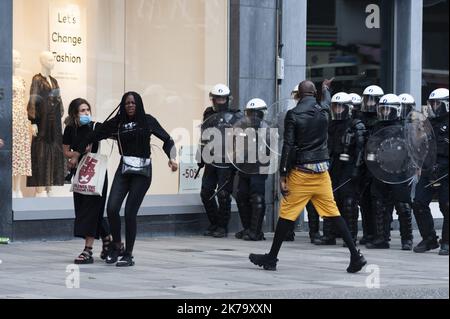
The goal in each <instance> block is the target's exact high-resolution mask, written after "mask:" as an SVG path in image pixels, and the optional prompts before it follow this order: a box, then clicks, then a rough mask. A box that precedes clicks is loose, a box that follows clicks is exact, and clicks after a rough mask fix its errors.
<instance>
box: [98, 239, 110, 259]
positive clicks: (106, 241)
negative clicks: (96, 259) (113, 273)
mask: <svg viewBox="0 0 450 319" xmlns="http://www.w3.org/2000/svg"><path fill="white" fill-rule="evenodd" d="M111 239H112V238H111V235H109V236H107V237H105V238H102V252H101V253H100V258H101V259H102V260H105V259H106V257H107V256H108V252H109V248H110V246H111V241H112V240H111Z"/></svg>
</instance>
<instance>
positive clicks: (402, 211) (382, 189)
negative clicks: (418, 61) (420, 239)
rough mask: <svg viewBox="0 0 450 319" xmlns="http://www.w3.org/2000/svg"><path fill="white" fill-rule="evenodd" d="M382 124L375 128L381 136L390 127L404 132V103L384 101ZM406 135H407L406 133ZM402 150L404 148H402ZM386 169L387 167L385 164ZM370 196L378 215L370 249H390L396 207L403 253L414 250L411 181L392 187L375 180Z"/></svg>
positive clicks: (393, 98) (387, 97) (393, 99)
mask: <svg viewBox="0 0 450 319" xmlns="http://www.w3.org/2000/svg"><path fill="white" fill-rule="evenodd" d="M377 117H378V121H379V122H378V123H377V124H376V125H375V126H374V133H377V132H378V131H380V130H381V129H383V128H386V127H388V126H395V125H397V126H398V127H399V130H400V132H403V131H402V127H401V126H400V125H401V124H402V122H401V100H400V98H399V97H398V96H396V95H395V94H387V95H385V96H383V97H382V98H381V99H380V102H379V104H378V107H377ZM402 134H403V135H404V133H402ZM399 149H400V148H399ZM382 165H384V164H382ZM374 177H375V178H374V179H373V181H372V184H371V187H370V192H371V196H372V205H373V206H372V207H373V211H374V214H375V238H374V240H373V241H372V242H369V243H367V244H366V248H369V249H386V248H389V247H390V245H389V241H390V231H391V228H390V227H391V220H392V210H393V207H394V206H395V208H396V210H397V214H398V217H399V223H400V235H401V243H402V250H411V249H412V240H413V234H412V215H411V188H410V185H409V181H407V182H403V183H398V184H390V183H386V182H385V181H383V180H382V178H378V176H374Z"/></svg>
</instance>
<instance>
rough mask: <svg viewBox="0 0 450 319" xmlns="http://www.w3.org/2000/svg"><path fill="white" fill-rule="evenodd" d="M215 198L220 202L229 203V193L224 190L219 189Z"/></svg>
mask: <svg viewBox="0 0 450 319" xmlns="http://www.w3.org/2000/svg"><path fill="white" fill-rule="evenodd" d="M217 199H218V200H219V202H221V203H228V202H230V203H231V194H230V193H229V192H228V191H226V190H221V191H220V192H219V194H217Z"/></svg>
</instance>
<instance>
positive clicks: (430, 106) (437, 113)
mask: <svg viewBox="0 0 450 319" xmlns="http://www.w3.org/2000/svg"><path fill="white" fill-rule="evenodd" d="M425 114H426V115H427V117H429V118H436V117H441V116H444V115H447V114H448V100H428V103H427V106H426V107H425Z"/></svg>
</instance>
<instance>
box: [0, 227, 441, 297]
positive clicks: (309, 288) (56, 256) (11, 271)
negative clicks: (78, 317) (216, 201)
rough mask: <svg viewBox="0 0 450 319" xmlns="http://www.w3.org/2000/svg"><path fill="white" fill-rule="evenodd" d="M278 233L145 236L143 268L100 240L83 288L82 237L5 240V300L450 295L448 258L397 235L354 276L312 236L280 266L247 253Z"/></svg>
mask: <svg viewBox="0 0 450 319" xmlns="http://www.w3.org/2000/svg"><path fill="white" fill-rule="evenodd" d="M272 236H273V234H269V235H268V236H267V237H268V240H267V241H263V242H245V241H242V240H237V239H234V238H232V236H231V235H230V237H229V238H227V239H213V238H205V237H200V236H198V237H168V238H141V239H138V241H137V242H136V245H135V247H136V250H135V252H134V255H135V261H136V266H135V267H131V268H125V269H124V268H117V267H115V266H114V265H113V266H110V265H106V264H105V263H104V262H102V261H101V260H100V259H99V258H98V254H99V252H100V243H96V245H95V248H94V249H95V257H96V260H95V261H96V262H95V264H93V265H86V266H81V267H80V280H79V285H80V288H78V289H68V288H66V279H67V276H69V275H70V274H69V273H67V272H66V269H67V267H68V266H69V267H70V264H71V262H72V260H73V258H74V257H76V255H77V254H78V253H80V251H81V250H80V249H81V247H82V241H80V240H73V241H67V242H25V243H12V244H9V245H0V260H1V263H0V298H14V299H17V298H18V299H21V298H151V299H173V298H177V299H208V298H211V299H230V298H236V299H238V298H250V299H256V298H283V299H290V298H295V299H297V298H302V299H303V298H306V299H309V298H370V299H373V298H376V299H378V298H387V299H392V298H402V299H403V298H420V299H424V298H445V299H448V298H449V264H448V257H443V256H438V255H437V252H438V250H435V251H433V252H428V253H425V254H415V253H413V252H404V251H401V250H400V239H399V235H398V232H394V233H393V239H392V248H391V249H390V250H367V249H365V248H362V252H363V253H364V255H365V256H366V258H367V260H368V262H369V264H370V266H368V267H367V268H365V269H364V270H363V271H362V272H360V273H358V274H355V275H351V274H347V273H346V271H345V269H346V267H347V265H348V261H349V256H348V251H347V249H345V248H342V246H341V245H339V246H325V247H318V246H313V245H311V244H309V241H308V236H307V234H306V233H297V236H296V241H295V242H288V243H284V244H283V247H282V249H281V253H280V255H279V259H280V262H279V263H278V271H276V272H268V271H263V270H261V269H260V268H258V267H256V266H254V265H253V264H251V263H250V262H249V260H248V254H249V253H250V252H255V253H263V252H266V251H267V250H268V249H269V248H270V244H271V241H272ZM416 238H419V236H418V235H417V234H416ZM417 241H418V240H417V239H416V242H417ZM377 275H379V276H377ZM377 278H379V280H377ZM67 281H68V282H69V284H71V283H73V281H72V282H71V281H69V280H67ZM377 282H379V288H377ZM367 283H369V286H371V287H372V289H369V288H368V287H367Z"/></svg>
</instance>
